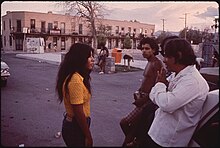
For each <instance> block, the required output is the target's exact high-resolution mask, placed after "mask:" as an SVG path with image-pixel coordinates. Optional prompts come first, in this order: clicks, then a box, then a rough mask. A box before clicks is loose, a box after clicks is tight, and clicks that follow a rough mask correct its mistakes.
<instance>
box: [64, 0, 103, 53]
mask: <svg viewBox="0 0 220 148" xmlns="http://www.w3.org/2000/svg"><path fill="white" fill-rule="evenodd" d="M61 3H62V4H63V6H64V8H65V9H66V10H67V11H69V12H73V13H75V15H76V16H79V17H82V18H84V19H85V20H86V21H87V22H88V23H89V27H90V30H91V33H92V38H93V48H94V49H95V53H96V54H97V32H96V21H97V19H99V18H103V17H104V10H105V8H104V5H102V4H101V3H100V2H96V1H64V2H61Z"/></svg>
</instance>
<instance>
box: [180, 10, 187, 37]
mask: <svg viewBox="0 0 220 148" xmlns="http://www.w3.org/2000/svg"><path fill="white" fill-rule="evenodd" d="M187 14H188V13H185V14H184V15H185V17H184V18H182V17H181V18H180V19H184V20H185V25H184V38H185V39H186V31H187V28H186V19H187Z"/></svg>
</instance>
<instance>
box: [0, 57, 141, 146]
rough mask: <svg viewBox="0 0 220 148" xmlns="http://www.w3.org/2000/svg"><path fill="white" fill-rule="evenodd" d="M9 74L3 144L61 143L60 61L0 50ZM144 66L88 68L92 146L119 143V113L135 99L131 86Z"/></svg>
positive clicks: (4, 94)
mask: <svg viewBox="0 0 220 148" xmlns="http://www.w3.org/2000/svg"><path fill="white" fill-rule="evenodd" d="M1 56H2V59H3V60H4V61H5V62H6V63H7V64H8V65H9V67H10V73H11V76H10V77H9V79H8V84H7V86H6V87H3V88H1V145H2V146H7V147H8V146H13V147H18V146H19V145H20V144H24V146H25V147H40V146H42V147H57V146H65V144H64V142H63V139H62V137H60V138H55V136H54V135H55V134H56V133H57V132H59V131H61V126H62V120H63V112H64V106H63V103H62V104H59V102H58V100H57V95H56V93H55V85H56V75H57V71H58V66H57V65H53V64H48V63H45V62H39V61H32V60H28V59H20V58H17V57H15V54H2V55H1ZM142 73H143V71H142V70H140V71H137V72H118V73H113V74H104V75H99V74H98V73H97V72H95V71H94V72H92V73H91V78H92V81H91V85H92V99H91V119H92V122H91V132H92V136H93V142H94V146H95V147H109V146H110V147H115V146H121V145H122V142H123V139H124V135H123V133H122V130H121V129H120V125H119V122H120V119H121V118H122V117H124V116H125V115H126V114H127V113H129V112H130V111H131V110H132V109H133V107H134V105H132V102H133V92H134V91H136V90H137V89H138V88H139V86H140V84H141V80H142V77H143V76H142Z"/></svg>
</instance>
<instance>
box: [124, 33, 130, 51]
mask: <svg viewBox="0 0 220 148" xmlns="http://www.w3.org/2000/svg"><path fill="white" fill-rule="evenodd" d="M124 48H125V49H131V38H130V37H129V36H126V37H125V40H124Z"/></svg>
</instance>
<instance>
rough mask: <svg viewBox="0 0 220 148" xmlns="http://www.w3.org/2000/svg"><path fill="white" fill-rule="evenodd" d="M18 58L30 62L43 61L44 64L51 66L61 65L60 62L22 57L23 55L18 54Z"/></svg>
mask: <svg viewBox="0 0 220 148" xmlns="http://www.w3.org/2000/svg"><path fill="white" fill-rule="evenodd" d="M16 57H17V58H22V59H28V60H35V61H42V62H46V63H49V64H54V65H60V62H57V61H51V60H45V59H41V58H36V57H28V56H25V55H21V54H16Z"/></svg>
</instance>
